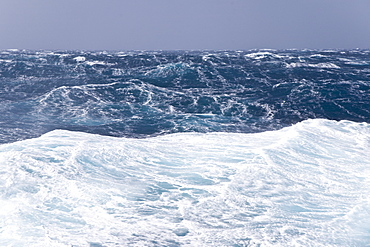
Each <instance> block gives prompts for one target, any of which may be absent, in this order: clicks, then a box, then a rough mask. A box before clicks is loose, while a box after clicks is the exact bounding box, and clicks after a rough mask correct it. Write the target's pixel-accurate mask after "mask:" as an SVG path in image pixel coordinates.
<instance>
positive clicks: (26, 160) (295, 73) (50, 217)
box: [0, 49, 370, 247]
mask: <svg viewBox="0 0 370 247" xmlns="http://www.w3.org/2000/svg"><path fill="white" fill-rule="evenodd" d="M0 246H12V247H13V246H14V247H39V246H41V247H43V246H58V247H59V246H60V247H62V246H63V247H64V246H69V247H72V246H74V247H77V246H78V247H79V246H81V247H84V246H86V247H103V246H104V247H111V246H153V247H154V246H168V247H170V246H171V247H175V246H189V247H190V246H191V247H193V246H199V247H202V246H232V247H239V246H240V247H241V246H244V247H246V246H250V247H257V246H258V247H264V246H282V247H283V246H284V247H285V246H305V247H306V246H315V247H316V246H370V50H359V49H356V50H250V51H116V52H113V51H110V52H108V51H29V50H1V51H0Z"/></svg>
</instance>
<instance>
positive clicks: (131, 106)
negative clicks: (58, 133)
mask: <svg viewBox="0 0 370 247" xmlns="http://www.w3.org/2000/svg"><path fill="white" fill-rule="evenodd" d="M369 95H370V51H368V50H349V51H340V50H339V51H325V50H323V51H318V50H302V51H300V50H285V51H274V50H256V51H194V52H190V51H172V52H165V51H163V52H147V51H142V52H140V51H133V52H83V51H22V50H4V51H0V102H1V106H0V143H9V142H14V141H17V140H24V139H27V138H33V137H38V136H40V135H42V134H44V133H47V132H49V131H52V130H55V129H65V130H76V131H83V132H88V133H96V134H101V135H109V136H118V137H123V136H124V137H140V138H142V137H150V136H157V135H162V134H170V133H179V132H233V133H255V132H262V131H267V130H277V129H280V128H283V127H286V126H290V125H292V124H295V123H298V122H300V121H303V120H306V119H315V118H325V119H331V120H351V121H355V122H367V123H370V97H369Z"/></svg>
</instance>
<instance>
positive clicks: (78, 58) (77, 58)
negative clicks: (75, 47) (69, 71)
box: [73, 56, 86, 62]
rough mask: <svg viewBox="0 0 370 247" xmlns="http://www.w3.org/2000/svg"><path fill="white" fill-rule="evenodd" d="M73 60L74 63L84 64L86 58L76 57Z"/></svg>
mask: <svg viewBox="0 0 370 247" xmlns="http://www.w3.org/2000/svg"><path fill="white" fill-rule="evenodd" d="M73 60H75V61H76V62H85V60H86V58H85V57H83V56H78V57H75V58H73Z"/></svg>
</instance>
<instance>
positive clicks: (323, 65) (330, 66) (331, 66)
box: [286, 63, 340, 69]
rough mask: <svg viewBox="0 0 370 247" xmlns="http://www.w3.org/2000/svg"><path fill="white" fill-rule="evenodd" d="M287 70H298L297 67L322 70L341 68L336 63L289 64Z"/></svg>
mask: <svg viewBox="0 0 370 247" xmlns="http://www.w3.org/2000/svg"><path fill="white" fill-rule="evenodd" d="M286 67H287V68H297V67H311V68H322V69H340V67H339V66H338V65H336V64H334V63H317V64H310V63H288V64H286Z"/></svg>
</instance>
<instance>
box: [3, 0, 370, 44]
mask: <svg viewBox="0 0 370 247" xmlns="http://www.w3.org/2000/svg"><path fill="white" fill-rule="evenodd" d="M8 48H19V49H85V50H138V49H139V50H159V49H165V50H173V49H193V50H194V49H216V50H223V49H244V50H248V49H254V48H274V49H287V48H318V49H320V48H322V49H329V48H339V49H340V48H343V49H351V48H370V1H369V0H1V1H0V49H8Z"/></svg>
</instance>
